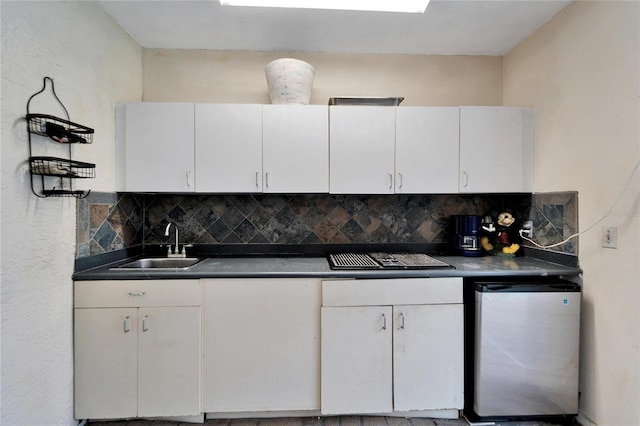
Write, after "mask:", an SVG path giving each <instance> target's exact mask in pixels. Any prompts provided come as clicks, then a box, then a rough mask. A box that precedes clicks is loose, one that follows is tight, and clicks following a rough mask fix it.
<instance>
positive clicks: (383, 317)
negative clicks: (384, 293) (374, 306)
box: [382, 314, 387, 330]
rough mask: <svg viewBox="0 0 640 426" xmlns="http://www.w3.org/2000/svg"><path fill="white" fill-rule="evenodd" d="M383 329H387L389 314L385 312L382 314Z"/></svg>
mask: <svg viewBox="0 0 640 426" xmlns="http://www.w3.org/2000/svg"><path fill="white" fill-rule="evenodd" d="M382 329H383V330H386V329H387V316H386V315H385V314H382Z"/></svg>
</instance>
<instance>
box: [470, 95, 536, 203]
mask: <svg viewBox="0 0 640 426" xmlns="http://www.w3.org/2000/svg"><path fill="white" fill-rule="evenodd" d="M533 139H534V137H533V112H532V111H531V110H530V109H526V108H520V107H461V108H460V192H474V193H478V192H532V191H533Z"/></svg>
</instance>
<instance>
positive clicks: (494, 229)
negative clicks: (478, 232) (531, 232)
mask: <svg viewBox="0 0 640 426" xmlns="http://www.w3.org/2000/svg"><path fill="white" fill-rule="evenodd" d="M515 222H516V218H515V217H513V214H512V213H511V212H509V211H503V212H501V213H500V214H499V215H498V220H497V226H494V224H493V222H489V223H488V225H484V226H482V229H483V230H484V231H485V232H487V233H488V234H489V236H483V237H482V238H481V239H480V245H481V246H482V248H483V249H484V250H485V251H486V252H487V253H488V254H490V255H494V256H495V255H497V256H509V257H513V256H516V253H517V252H518V251H519V250H520V244H519V242H520V241H521V240H520V235H519V234H518V230H517V226H512V225H513V224H514V223H515ZM490 237H491V238H490Z"/></svg>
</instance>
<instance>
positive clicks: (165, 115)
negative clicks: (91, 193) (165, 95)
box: [120, 102, 195, 192]
mask: <svg viewBox="0 0 640 426" xmlns="http://www.w3.org/2000/svg"><path fill="white" fill-rule="evenodd" d="M124 108H125V129H124V139H125V140H124V144H125V148H124V162H125V179H124V190H125V191H128V192H136V191H139V192H145V191H153V192H193V191H194V190H195V184H194V172H195V171H194V158H193V157H194V144H193V143H194V133H193V108H194V107H193V104H188V103H162V102H139V103H127V104H125V106H124ZM120 159H122V158H120Z"/></svg>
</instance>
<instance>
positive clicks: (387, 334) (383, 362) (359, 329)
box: [321, 306, 393, 414]
mask: <svg viewBox="0 0 640 426" xmlns="http://www.w3.org/2000/svg"><path fill="white" fill-rule="evenodd" d="M391 314H392V309H391V307H389V306H364V307H360V306H358V307H344V308H343V307H324V308H322V381H321V382H322V404H321V406H322V414H353V413H389V412H391V411H392V410H393V397H392V359H391V356H392V327H393V325H392V317H391Z"/></svg>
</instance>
